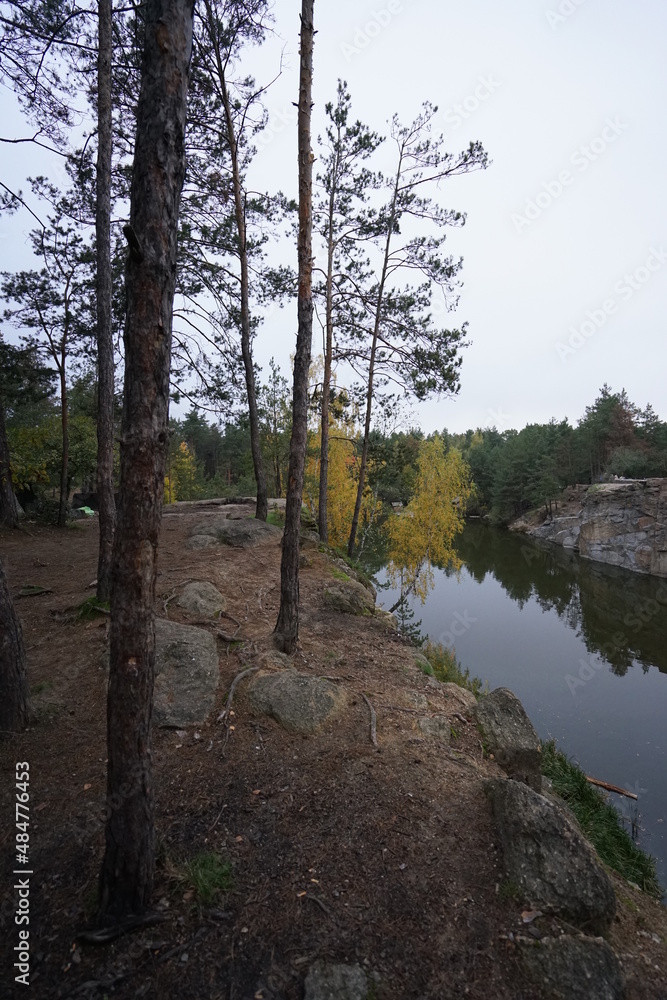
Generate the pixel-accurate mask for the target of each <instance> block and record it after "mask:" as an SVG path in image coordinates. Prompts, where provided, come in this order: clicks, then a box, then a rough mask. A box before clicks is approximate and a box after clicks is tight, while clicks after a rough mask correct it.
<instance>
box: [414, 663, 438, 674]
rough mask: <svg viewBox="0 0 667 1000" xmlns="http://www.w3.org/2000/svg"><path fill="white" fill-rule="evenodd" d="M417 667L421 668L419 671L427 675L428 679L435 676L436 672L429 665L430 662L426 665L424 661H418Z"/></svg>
mask: <svg viewBox="0 0 667 1000" xmlns="http://www.w3.org/2000/svg"><path fill="white" fill-rule="evenodd" d="M417 666H418V667H419V669H420V670H421V672H422V673H423V674H426V676H427V677H434V676H435V674H434V671H433V667H432V666H431V664H430V663H428V661H427V662H426V663H424V662H423V661H422V660H418V661H417Z"/></svg>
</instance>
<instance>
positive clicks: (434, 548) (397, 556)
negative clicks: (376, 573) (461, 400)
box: [387, 434, 472, 602]
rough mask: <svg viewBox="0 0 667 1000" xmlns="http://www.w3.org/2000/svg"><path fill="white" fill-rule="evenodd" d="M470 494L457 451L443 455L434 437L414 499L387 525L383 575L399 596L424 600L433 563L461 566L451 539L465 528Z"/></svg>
mask: <svg viewBox="0 0 667 1000" xmlns="http://www.w3.org/2000/svg"><path fill="white" fill-rule="evenodd" d="M471 492H472V483H471V478H470V469H469V468H468V466H467V465H466V463H465V462H464V460H463V458H462V457H461V453H460V452H458V451H456V450H455V449H452V450H450V451H448V452H445V450H444V447H443V443H442V440H441V439H440V437H439V436H438V435H437V434H436V435H435V436H434V437H433V438H431V439H430V440H428V441H422V442H421V443H420V446H419V456H418V459H417V480H416V484H415V492H414V495H413V497H412V500H411V501H410V503H409V504H408V505H407V507H406V508H405V509H404V510H402V511H401V512H400V513H398V514H396V515H395V516H394V517H392V518H390V519H389V522H388V525H387V532H388V537H389V563H388V565H387V576H388V579H389V581H390V583H391V584H392V586H399V585H400V588H401V594H407V593H413V594H415V595H416V596H417V597H419V598H420V600H421V601H422V602H423V601H424V599H425V598H426V595H427V594H428V592H429V590H430V589H431V588H432V586H433V569H432V567H433V566H434V565H435V566H447V565H451V566H453V567H454V568H455V569H458V568H459V566H460V565H461V561H460V559H459V558H458V556H457V555H456V552H455V550H454V540H455V538H456V536H457V535H458V534H459V532H460V531H461V530H462V529H463V525H464V517H465V510H466V503H467V501H468V498H469V496H470V494H471Z"/></svg>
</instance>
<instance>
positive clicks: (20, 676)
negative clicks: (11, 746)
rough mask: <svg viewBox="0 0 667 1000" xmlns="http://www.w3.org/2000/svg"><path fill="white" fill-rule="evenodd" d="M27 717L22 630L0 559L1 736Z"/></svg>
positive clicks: (28, 714)
mask: <svg viewBox="0 0 667 1000" xmlns="http://www.w3.org/2000/svg"><path fill="white" fill-rule="evenodd" d="M29 719H30V702H29V698H28V676H27V674H26V667H25V647H24V645H23V634H22V632H21V625H20V624H19V620H18V618H17V617H16V612H15V611H14V605H13V603H12V598H11V595H10V593H9V585H8V584H7V577H6V576H5V571H4V569H3V567H2V563H1V562H0V736H2V735H3V734H4V733H12V732H16V731H17V730H18V729H22V728H23V727H24V726H25V725H27V723H28V721H29Z"/></svg>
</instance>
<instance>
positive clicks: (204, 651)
mask: <svg viewBox="0 0 667 1000" xmlns="http://www.w3.org/2000/svg"><path fill="white" fill-rule="evenodd" d="M219 682H220V671H219V666H218V649H217V646H216V642H215V639H214V638H213V636H212V635H211V634H210V633H209V632H206V631H205V630H204V629H201V628H193V627H192V626H191V625H179V624H178V623H176V622H169V621H165V620H164V619H162V618H158V619H157V620H156V622H155V692H154V696H153V720H154V722H155V723H156V724H157V725H158V726H176V727H177V728H180V727H182V726H190V725H201V723H202V722H204V720H205V719H206V717H207V716H208V715H209V714H210V713H211V712H212V711H213V707H214V703H215V697H216V693H217V690H218V684H219Z"/></svg>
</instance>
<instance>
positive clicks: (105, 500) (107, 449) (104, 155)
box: [95, 0, 116, 601]
mask: <svg viewBox="0 0 667 1000" xmlns="http://www.w3.org/2000/svg"><path fill="white" fill-rule="evenodd" d="M97 10H98V19H99V30H98V55H97V190H96V204H95V237H96V243H97V288H96V291H97V497H98V503H99V512H100V516H99V526H100V543H99V555H98V562H97V598H98V600H100V601H108V600H109V597H110V594H111V558H112V551H113V534H114V526H115V520H116V506H115V502H114V494H113V430H114V427H113V406H114V364H113V336H112V328H111V295H112V280H111V156H112V138H111V129H112V118H111V55H112V40H111V29H112V0H98V4H97Z"/></svg>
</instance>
